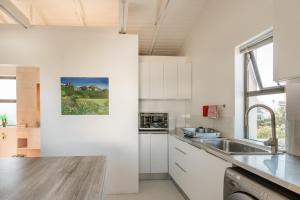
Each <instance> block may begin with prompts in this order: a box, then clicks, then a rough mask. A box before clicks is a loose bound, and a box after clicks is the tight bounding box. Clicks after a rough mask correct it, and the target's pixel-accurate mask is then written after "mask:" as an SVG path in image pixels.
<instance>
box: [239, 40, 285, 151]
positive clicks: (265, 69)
mask: <svg viewBox="0 0 300 200" xmlns="http://www.w3.org/2000/svg"><path fill="white" fill-rule="evenodd" d="M246 58H247V61H248V62H247V63H246V64H247V66H246V70H245V73H247V74H246V78H247V80H246V83H247V91H246V95H247V96H246V97H245V101H246V105H247V106H248V108H249V107H250V106H252V105H255V104H264V105H266V106H269V107H270V108H272V109H273V111H274V112H275V117H276V132H277V137H278V140H279V145H280V146H282V147H284V146H285V135H286V131H285V128H286V95H285V93H284V88H283V87H284V85H283V84H278V83H277V82H274V81H273V43H269V44H266V45H264V46H261V47H259V48H257V49H255V50H253V51H251V52H248V53H246ZM264 89H268V90H267V91H268V93H267V94H266V93H264V91H266V90H264ZM278 89H279V90H278ZM271 136H272V127H271V117H270V113H269V112H268V111H267V110H265V109H264V108H254V109H252V111H251V112H250V113H249V121H248V129H247V137H248V139H253V140H258V141H265V140H267V139H269V138H270V137H271Z"/></svg>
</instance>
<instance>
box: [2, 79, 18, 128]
mask: <svg viewBox="0 0 300 200" xmlns="http://www.w3.org/2000/svg"><path fill="white" fill-rule="evenodd" d="M16 89H17V88H16V79H5V78H1V79H0V100H1V102H0V115H6V116H7V122H8V123H7V124H8V125H16V124H17V122H16V121H17V117H16V109H17V108H16V107H17V106H16V103H15V102H9V101H7V102H6V101H5V100H16Z"/></svg>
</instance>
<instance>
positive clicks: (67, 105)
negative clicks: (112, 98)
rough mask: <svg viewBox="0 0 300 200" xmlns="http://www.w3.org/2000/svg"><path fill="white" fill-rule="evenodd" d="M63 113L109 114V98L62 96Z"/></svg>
mask: <svg viewBox="0 0 300 200" xmlns="http://www.w3.org/2000/svg"><path fill="white" fill-rule="evenodd" d="M61 105H62V114H63V115H108V114H109V113H108V112H109V111H108V107H109V106H108V99H83V98H78V99H76V98H75V99H74V98H69V97H63V98H62V104H61Z"/></svg>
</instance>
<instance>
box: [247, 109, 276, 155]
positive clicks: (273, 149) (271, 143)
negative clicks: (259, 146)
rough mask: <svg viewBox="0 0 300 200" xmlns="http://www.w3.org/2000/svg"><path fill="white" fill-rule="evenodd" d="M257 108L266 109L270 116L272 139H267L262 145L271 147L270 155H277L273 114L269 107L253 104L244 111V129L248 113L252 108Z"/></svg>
mask: <svg viewBox="0 0 300 200" xmlns="http://www.w3.org/2000/svg"><path fill="white" fill-rule="evenodd" d="M258 107H261V108H264V109H266V110H267V111H269V112H270V114H271V126H272V137H271V138H269V139H268V140H267V141H265V142H264V145H265V146H271V153H272V154H277V151H278V139H277V137H276V122H275V113H274V111H273V110H272V109H271V108H270V107H268V106H266V105H263V104H255V105H253V106H251V107H249V108H248V109H247V111H246V114H245V127H248V118H249V112H250V111H251V110H252V109H253V108H258Z"/></svg>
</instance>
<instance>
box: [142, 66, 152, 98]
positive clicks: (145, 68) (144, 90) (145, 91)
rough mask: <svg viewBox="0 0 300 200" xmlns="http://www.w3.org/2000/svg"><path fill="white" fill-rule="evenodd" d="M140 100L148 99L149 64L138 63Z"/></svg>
mask: <svg viewBox="0 0 300 200" xmlns="http://www.w3.org/2000/svg"><path fill="white" fill-rule="evenodd" d="M139 66H140V78H139V80H140V84H139V89H140V98H141V99H148V98H150V75H149V74H150V64H149V63H140V64H139Z"/></svg>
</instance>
